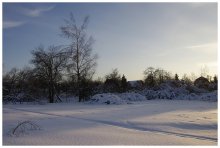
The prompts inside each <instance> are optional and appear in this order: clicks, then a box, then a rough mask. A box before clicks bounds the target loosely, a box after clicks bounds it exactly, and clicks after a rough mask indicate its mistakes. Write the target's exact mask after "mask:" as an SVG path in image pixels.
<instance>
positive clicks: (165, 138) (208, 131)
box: [3, 100, 218, 145]
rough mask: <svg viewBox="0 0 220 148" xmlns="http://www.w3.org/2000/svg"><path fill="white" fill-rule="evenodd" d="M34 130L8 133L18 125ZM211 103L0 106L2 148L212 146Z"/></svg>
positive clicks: (214, 142) (214, 141)
mask: <svg viewBox="0 0 220 148" xmlns="http://www.w3.org/2000/svg"><path fill="white" fill-rule="evenodd" d="M26 120H28V121H31V122H32V123H34V124H36V125H38V126H39V127H40V129H37V130H31V129H28V127H26V128H27V129H23V131H22V130H21V131H19V130H18V131H16V132H17V133H16V135H13V134H12V131H13V129H14V128H15V127H16V126H17V125H18V123H21V122H23V121H26ZM217 140H218V139H217V102H209V101H193V100H147V101H141V102H135V103H133V104H120V105H106V104H89V103H59V104H58V103H57V104H45V105H30V104H21V105H20V104H15V105H3V145H217Z"/></svg>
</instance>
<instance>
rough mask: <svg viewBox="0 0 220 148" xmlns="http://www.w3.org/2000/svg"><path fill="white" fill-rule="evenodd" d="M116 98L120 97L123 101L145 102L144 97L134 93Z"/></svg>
mask: <svg viewBox="0 0 220 148" xmlns="http://www.w3.org/2000/svg"><path fill="white" fill-rule="evenodd" d="M118 96H119V97H121V98H122V99H123V100H125V101H145V100H146V97H145V96H143V95H141V94H139V93H134V92H130V93H121V94H119V95H118Z"/></svg>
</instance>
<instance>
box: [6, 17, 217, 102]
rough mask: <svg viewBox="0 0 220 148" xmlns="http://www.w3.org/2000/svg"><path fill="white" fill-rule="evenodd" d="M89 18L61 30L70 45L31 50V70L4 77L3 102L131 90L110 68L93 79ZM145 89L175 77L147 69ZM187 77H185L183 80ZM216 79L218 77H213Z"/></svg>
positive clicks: (68, 23)
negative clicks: (108, 71) (104, 73)
mask: <svg viewBox="0 0 220 148" xmlns="http://www.w3.org/2000/svg"><path fill="white" fill-rule="evenodd" d="M88 23H89V17H88V16H87V17H85V18H84V21H83V23H82V24H80V25H77V22H76V20H75V19H74V16H73V14H72V13H71V14H70V17H69V19H66V20H65V24H64V25H63V26H61V27H60V32H61V36H62V37H63V38H66V39H67V40H68V41H69V44H67V45H64V46H60V45H51V46H49V47H47V48H45V47H44V46H42V45H41V46H39V47H37V48H36V49H34V50H32V51H31V54H32V60H31V64H32V66H33V67H31V68H30V67H26V68H23V69H20V70H19V69H16V68H13V69H11V70H10V71H9V72H7V73H6V74H4V75H3V101H6V102H7V101H17V100H16V99H15V98H18V99H19V101H20V102H23V101H36V100H38V99H39V98H47V99H48V102H50V103H54V102H57V101H62V99H61V98H60V97H59V95H60V94H62V93H68V94H72V95H75V96H78V98H79V100H78V101H79V102H81V101H84V100H86V99H88V98H89V96H91V95H94V94H96V93H104V92H125V91H128V90H130V89H132V87H131V86H130V85H129V83H128V82H127V79H126V77H125V75H122V76H121V75H120V74H119V71H118V69H113V70H112V72H111V73H109V74H107V75H106V76H105V77H104V78H98V79H97V80H93V75H94V74H95V70H96V66H97V58H98V55H97V54H94V53H93V43H94V39H93V38H92V36H88V34H87V32H86V29H87V26H88ZM144 76H145V77H144V81H142V82H141V83H142V84H143V86H146V87H154V86H156V85H159V84H161V83H163V82H165V81H166V80H171V79H175V80H179V78H178V75H177V74H175V77H174V78H173V76H172V74H171V73H170V72H168V71H165V70H163V69H161V68H157V69H155V68H153V67H149V68H147V69H146V70H145V71H144ZM186 78H187V77H186ZM216 79H217V77H216Z"/></svg>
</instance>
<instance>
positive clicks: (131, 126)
mask: <svg viewBox="0 0 220 148" xmlns="http://www.w3.org/2000/svg"><path fill="white" fill-rule="evenodd" d="M7 109H12V110H17V111H22V112H29V113H35V114H42V115H49V116H55V117H65V118H70V119H78V120H83V121H87V122H93V123H101V124H104V125H108V126H113V127H121V128H126V129H130V130H136V131H141V132H153V133H159V134H165V135H174V136H178V137H184V138H194V139H199V140H209V141H213V142H217V141H218V139H217V138H212V137H207V136H200V135H192V134H184V133H177V132H170V131H165V130H161V129H153V128H145V127H138V126H135V125H134V124H131V123H129V122H127V123H126V122H125V123H124V122H114V121H104V120H95V119H88V118H80V117H76V116H72V115H59V114H53V113H46V112H39V111H30V110H25V109H18V108H7Z"/></svg>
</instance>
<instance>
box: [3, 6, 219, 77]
mask: <svg viewBox="0 0 220 148" xmlns="http://www.w3.org/2000/svg"><path fill="white" fill-rule="evenodd" d="M70 12H72V13H73V14H74V16H75V18H76V20H77V21H78V22H79V23H80V22H81V21H82V20H83V18H84V17H85V16H86V15H89V16H90V22H89V26H88V34H89V35H92V36H93V38H94V39H95V44H94V46H93V47H94V52H96V53H98V55H99V59H98V61H97V62H98V67H97V74H96V77H98V76H101V77H103V76H104V75H105V74H106V73H109V72H110V71H111V70H112V69H113V68H118V70H119V71H120V73H121V74H125V75H126V77H127V78H128V80H136V79H142V78H143V71H144V70H145V69H146V68H147V67H149V66H153V67H156V68H157V67H160V68H164V69H165V70H168V71H170V72H172V73H173V74H175V73H178V74H179V75H180V76H181V75H183V74H184V73H187V74H190V73H192V72H193V73H195V74H196V75H200V69H201V67H202V66H207V67H208V68H209V74H210V75H214V74H217V3H105V4H104V3H3V68H4V71H8V70H10V69H11V68H12V67H18V68H22V67H24V66H29V65H30V60H31V52H30V51H31V50H33V49H35V48H36V47H38V46H39V45H44V46H45V47H47V46H49V45H65V44H67V43H68V42H67V41H66V40H65V39H63V38H62V37H61V36H60V29H59V28H60V26H61V25H62V24H64V19H66V18H68V17H69V14H70Z"/></svg>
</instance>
